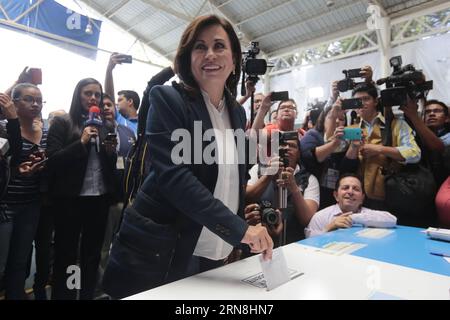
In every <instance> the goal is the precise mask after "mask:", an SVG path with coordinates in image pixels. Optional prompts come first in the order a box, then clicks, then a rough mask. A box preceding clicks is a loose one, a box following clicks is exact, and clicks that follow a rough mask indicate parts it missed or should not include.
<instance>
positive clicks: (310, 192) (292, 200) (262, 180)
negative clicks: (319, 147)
mask: <svg viewBox="0 0 450 320" xmlns="http://www.w3.org/2000/svg"><path fill="white" fill-rule="evenodd" d="M277 111H278V112H277V125H278V128H280V130H282V132H279V131H275V130H272V134H275V132H276V134H278V133H281V134H280V137H281V139H280V140H281V141H280V149H283V150H284V152H281V150H280V157H274V158H272V159H271V161H270V162H269V167H271V168H264V167H263V166H262V165H261V164H259V165H255V166H254V167H253V168H252V169H251V170H250V180H249V181H248V183H247V190H246V200H247V202H254V204H251V205H249V206H247V207H246V210H245V218H246V220H247V222H248V223H249V224H250V225H256V224H257V223H260V222H263V223H264V224H265V225H267V226H268V230H269V233H270V234H271V236H272V237H273V238H275V237H277V236H280V235H281V234H282V230H283V229H282V222H281V220H282V219H281V217H280V218H279V219H278V221H276V223H275V221H274V222H272V221H270V219H267V218H266V219H265V215H264V214H263V213H264V212H265V211H266V210H263V209H265V207H266V204H267V203H270V204H272V208H285V209H284V212H283V218H284V219H285V220H284V221H285V222H286V225H285V226H284V227H285V230H286V233H285V235H283V236H285V237H283V238H284V239H283V240H282V241H281V243H280V244H284V242H285V243H291V242H295V241H298V240H300V239H303V238H304V235H303V229H304V228H305V226H307V225H308V223H309V221H310V219H311V217H312V216H313V215H314V213H315V212H316V211H317V208H318V207H319V203H320V191H319V190H320V189H319V183H318V181H317V179H316V177H314V176H313V175H311V174H310V173H309V172H307V171H306V170H305V168H303V167H300V166H299V165H298V163H299V158H300V150H299V146H298V134H297V131H292V130H294V122H295V119H296V117H297V107H296V105H295V102H294V101H293V100H292V99H290V100H286V101H281V102H280V104H279V105H278V109H277ZM290 133H293V136H295V138H294V139H291V138H290V137H287V136H289V134H290ZM284 135H285V136H286V137H287V138H286V139H284V138H283V136H284ZM283 140H285V141H283ZM277 169H278V170H277ZM279 188H285V189H286V190H287V205H286V206H283V205H281V204H280V201H281V200H280V199H279V197H278V193H277V191H278V189H279ZM276 212H277V213H278V214H280V215H281V213H280V211H279V210H277V211H276ZM267 220H269V221H267Z"/></svg>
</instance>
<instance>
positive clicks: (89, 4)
mask: <svg viewBox="0 0 450 320" xmlns="http://www.w3.org/2000/svg"><path fill="white" fill-rule="evenodd" d="M80 1H81V2H83V3H84V4H85V5H87V6H88V7H90V8H91V9H92V10H93V11H95V12H96V13H97V14H99V15H101V13H100V12H101V9H102V8H100V7H99V6H97V5H96V4H95V3H93V2H92V1H89V0H80ZM88 2H89V3H88ZM109 21H110V22H111V23H113V24H114V25H116V26H117V27H118V28H119V29H120V30H122V31H123V32H125V33H128V34H130V35H132V36H133V37H134V38H135V39H138V40H139V41H142V42H143V41H145V39H143V38H142V36H141V35H138V34H137V33H136V32H133V31H130V32H127V31H126V30H127V28H128V27H127V26H126V25H125V24H123V23H121V22H118V21H115V20H111V19H109ZM149 47H150V48H151V49H152V50H154V51H155V52H156V53H158V54H159V55H161V56H163V57H165V55H166V54H167V52H165V51H164V50H162V49H161V48H159V47H157V46H149ZM147 63H150V64H152V65H155V66H158V67H161V66H160V65H157V64H154V63H153V62H151V61H148V62H147Z"/></svg>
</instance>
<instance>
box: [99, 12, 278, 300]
mask: <svg viewBox="0 0 450 320" xmlns="http://www.w3.org/2000/svg"><path fill="white" fill-rule="evenodd" d="M241 59H242V56H241V48H240V44H239V39H238V38H237V36H236V33H235V32H234V30H233V27H232V26H231V24H230V23H229V22H228V21H226V20H225V19H222V18H219V17H217V16H214V15H210V16H202V17H197V18H196V19H194V21H192V22H191V23H190V24H189V26H188V27H187V28H186V30H185V31H184V33H183V35H182V37H181V41H180V44H179V46H178V50H177V54H176V57H175V63H174V65H175V73H176V74H177V75H178V77H179V78H180V79H181V83H180V84H178V85H174V86H156V87H154V88H153V89H152V91H151V92H150V110H149V113H148V117H147V127H146V136H147V139H148V146H149V155H150V158H151V159H150V160H151V168H150V172H149V174H148V176H147V178H146V179H145V181H144V183H143V185H142V187H141V190H140V191H139V193H138V195H137V196H136V199H135V200H134V201H133V203H132V204H131V206H130V207H128V208H127V210H125V214H124V218H123V221H122V225H121V228H120V230H119V233H118V235H117V237H116V240H115V242H114V244H113V247H112V249H111V256H110V260H109V263H108V266H107V268H106V271H105V275H104V278H103V284H104V289H105V292H106V293H108V294H110V295H111V296H113V297H114V298H121V297H124V296H127V295H131V294H133V293H137V292H140V291H144V290H147V289H150V288H152V287H155V286H158V285H162V284H164V283H167V282H170V281H174V280H176V279H180V278H182V277H186V276H187V275H189V274H192V273H195V272H201V271H205V270H208V269H211V268H214V267H219V266H221V265H223V264H224V263H225V259H226V258H227V257H228V255H229V254H230V253H231V251H232V250H233V247H234V246H237V245H239V244H241V243H244V244H248V245H249V246H250V249H251V250H252V252H254V253H259V252H262V253H263V254H264V255H265V258H267V259H268V258H270V257H271V254H272V247H273V242H272V240H271V238H270V236H269V234H268V232H267V229H266V228H265V227H263V226H261V225H258V226H248V225H247V223H246V222H245V220H244V219H243V218H242V217H243V208H244V185H245V182H246V181H245V176H246V165H245V164H244V163H242V164H240V163H238V161H237V159H238V149H239V147H241V146H239V145H238V144H236V142H235V139H234V133H235V132H237V131H239V132H242V133H243V134H244V136H245V132H244V129H245V124H246V117H245V111H244V109H243V108H242V106H240V105H239V104H238V103H237V102H236V99H235V96H234V95H235V93H236V85H237V83H238V81H239V75H240V65H241ZM199 129H200V131H201V132H200V133H201V136H200V137H199V135H197V134H194V133H195V132H197V131H198V130H199ZM207 131H208V132H207ZM180 132H184V133H188V134H189V135H190V137H191V138H192V139H193V140H192V144H191V143H189V147H193V149H192V150H190V151H189V150H185V151H186V152H185V153H183V155H182V156H181V158H183V159H180V157H177V155H178V154H179V153H178V154H177V155H174V154H173V153H176V152H173V151H174V150H176V147H177V145H178V144H177V141H176V139H175V141H174V137H176V135H177V133H180ZM206 132H207V133H206ZM211 132H213V134H212V135H213V136H212V137H211V139H210V140H209V141H210V142H207V141H203V140H202V137H203V133H205V134H211ZM178 142H180V140H178ZM212 148H213V149H215V150H216V152H215V156H214V158H215V159H213V160H215V161H212V162H209V161H207V159H205V157H204V155H205V153H208V151H209V154H211V149H212ZM244 149H245V148H244ZM230 158H231V159H235V160H234V161H227V160H229V159H230ZM220 159H225V161H221V160H220ZM179 160H182V161H179Z"/></svg>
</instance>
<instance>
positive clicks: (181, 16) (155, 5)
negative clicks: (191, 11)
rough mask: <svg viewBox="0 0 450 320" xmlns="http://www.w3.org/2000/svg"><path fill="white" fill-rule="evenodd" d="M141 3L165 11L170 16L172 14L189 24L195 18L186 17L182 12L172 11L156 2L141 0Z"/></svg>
mask: <svg viewBox="0 0 450 320" xmlns="http://www.w3.org/2000/svg"><path fill="white" fill-rule="evenodd" d="M141 1H143V2H144V3H147V4H149V5H151V6H152V7H155V8H156V9H159V10H161V11H164V12H165V13H168V14H170V15H172V16H174V17H176V18H178V19H181V20H184V21H187V22H191V21H192V19H193V17H191V16H188V15H186V14H184V13H181V12H179V11H177V10H174V9H172V8H170V7H168V6H165V5H163V4H161V3H158V2H156V1H153V0H141Z"/></svg>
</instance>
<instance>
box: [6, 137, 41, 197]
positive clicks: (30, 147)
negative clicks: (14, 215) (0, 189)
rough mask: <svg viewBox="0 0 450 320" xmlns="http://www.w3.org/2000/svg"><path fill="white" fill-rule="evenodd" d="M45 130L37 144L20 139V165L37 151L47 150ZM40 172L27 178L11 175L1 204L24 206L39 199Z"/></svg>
mask: <svg viewBox="0 0 450 320" xmlns="http://www.w3.org/2000/svg"><path fill="white" fill-rule="evenodd" d="M47 133H48V131H47V129H43V131H42V138H41V141H40V143H39V144H35V143H33V142H31V141H29V140H27V139H25V138H23V137H22V140H23V144H22V153H21V155H20V163H22V162H25V161H29V157H30V155H31V154H32V153H33V152H36V151H37V150H38V149H41V150H42V149H43V150H45V149H46V148H47ZM40 182H41V172H37V173H35V174H33V175H31V176H29V177H25V176H22V175H19V174H16V175H13V176H12V177H11V179H10V181H9V184H8V189H7V192H6V195H5V197H4V198H3V199H2V203H5V204H26V203H30V202H33V201H37V200H39V198H40Z"/></svg>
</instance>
